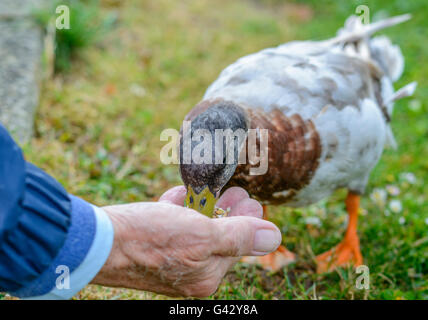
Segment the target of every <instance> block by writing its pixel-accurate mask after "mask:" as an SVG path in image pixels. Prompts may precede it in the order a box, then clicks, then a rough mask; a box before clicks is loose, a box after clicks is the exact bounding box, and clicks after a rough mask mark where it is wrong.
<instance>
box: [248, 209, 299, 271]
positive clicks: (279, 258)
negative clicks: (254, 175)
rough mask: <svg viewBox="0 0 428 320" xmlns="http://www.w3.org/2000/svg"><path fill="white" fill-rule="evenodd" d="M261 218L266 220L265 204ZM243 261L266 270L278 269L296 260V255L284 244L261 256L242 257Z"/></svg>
mask: <svg viewBox="0 0 428 320" xmlns="http://www.w3.org/2000/svg"><path fill="white" fill-rule="evenodd" d="M263 219H265V220H268V213H267V206H263ZM242 261H243V262H246V263H250V264H259V265H261V266H262V267H263V268H264V269H266V270H272V271H278V270H279V269H281V268H282V267H285V266H287V265H289V264H291V263H293V262H295V261H296V255H295V254H294V253H293V252H291V251H288V249H287V248H286V247H284V246H282V245H281V246H279V247H278V249H277V250H276V251H274V252H272V253H269V254H267V255H265V256H261V257H243V258H242Z"/></svg>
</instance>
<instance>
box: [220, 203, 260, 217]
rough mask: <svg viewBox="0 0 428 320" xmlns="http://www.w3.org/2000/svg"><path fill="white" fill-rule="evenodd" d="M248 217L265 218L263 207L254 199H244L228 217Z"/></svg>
mask: <svg viewBox="0 0 428 320" xmlns="http://www.w3.org/2000/svg"><path fill="white" fill-rule="evenodd" d="M234 216H235V217H236V216H247V217H255V218H259V219H261V218H262V217H263V207H262V205H261V204H260V203H259V202H258V201H256V200H254V199H244V200H241V201H239V202H238V203H237V204H235V205H234V206H233V207H232V210H231V211H230V212H229V214H228V217H234Z"/></svg>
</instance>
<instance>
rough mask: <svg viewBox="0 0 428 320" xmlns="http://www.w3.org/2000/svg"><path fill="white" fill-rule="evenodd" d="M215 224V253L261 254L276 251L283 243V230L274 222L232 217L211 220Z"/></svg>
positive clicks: (230, 254)
mask: <svg viewBox="0 0 428 320" xmlns="http://www.w3.org/2000/svg"><path fill="white" fill-rule="evenodd" d="M211 221H212V222H213V223H214V224H215V230H217V232H215V234H216V241H214V242H213V243H214V244H215V245H214V246H215V247H214V250H213V253H214V254H218V255H221V256H229V257H239V256H260V255H265V254H268V253H270V252H273V251H275V250H276V249H277V248H278V246H279V245H280V244H281V240H282V237H281V232H280V231H279V229H278V227H277V226H275V225H274V224H273V223H271V222H269V221H266V220H261V219H258V218H254V217H244V216H239V217H230V218H221V219H213V220H211Z"/></svg>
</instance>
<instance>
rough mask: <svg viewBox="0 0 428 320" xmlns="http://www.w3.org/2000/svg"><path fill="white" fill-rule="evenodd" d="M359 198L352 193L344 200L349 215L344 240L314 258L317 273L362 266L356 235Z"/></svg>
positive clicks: (358, 241)
mask: <svg viewBox="0 0 428 320" xmlns="http://www.w3.org/2000/svg"><path fill="white" fill-rule="evenodd" d="M359 204H360V196H359V195H357V194H354V193H352V192H349V193H348V197H347V198H346V209H347V210H348V214H349V222H348V228H347V230H346V234H345V238H344V239H343V241H342V242H341V243H340V244H339V245H337V246H336V247H335V248H333V249H331V250H329V251H327V252H324V253H323V254H320V255H319V256H317V257H316V262H317V273H323V272H329V271H333V270H334V269H336V268H337V267H341V266H342V267H344V266H347V265H354V266H359V265H362V264H363V256H362V255H361V251H360V240H359V238H358V235H357V221H358V210H359Z"/></svg>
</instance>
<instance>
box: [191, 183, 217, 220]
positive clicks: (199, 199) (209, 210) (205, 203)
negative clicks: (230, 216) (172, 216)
mask: <svg viewBox="0 0 428 320" xmlns="http://www.w3.org/2000/svg"><path fill="white" fill-rule="evenodd" d="M216 202H217V198H216V196H215V195H214V194H213V193H212V192H211V191H210V189H209V188H208V187H206V188H205V189H204V190H202V191H201V192H200V193H199V194H197V193H196V192H195V191H194V190H193V188H192V187H191V186H188V187H187V194H186V200H185V201H184V205H185V206H186V207H187V208H190V209H193V210H196V211H198V212H200V213H202V214H203V215H206V216H207V217H209V218H212V216H213V214H214V207H215V204H216Z"/></svg>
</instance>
